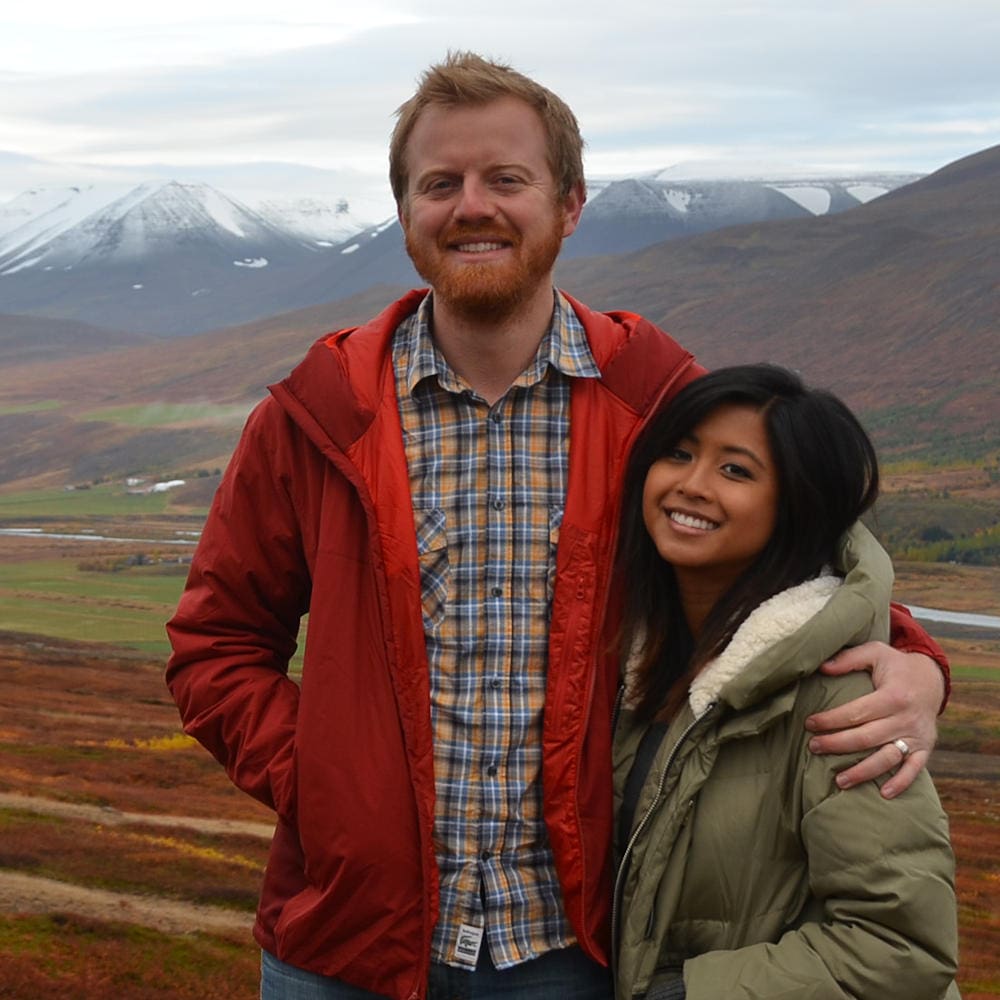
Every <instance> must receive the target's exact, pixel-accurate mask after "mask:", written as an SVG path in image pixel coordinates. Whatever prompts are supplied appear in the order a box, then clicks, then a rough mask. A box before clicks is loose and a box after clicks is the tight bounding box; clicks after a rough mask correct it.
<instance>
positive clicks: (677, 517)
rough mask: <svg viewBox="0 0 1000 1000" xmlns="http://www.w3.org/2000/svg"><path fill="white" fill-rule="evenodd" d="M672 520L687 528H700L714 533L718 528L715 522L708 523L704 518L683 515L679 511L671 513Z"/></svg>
mask: <svg viewBox="0 0 1000 1000" xmlns="http://www.w3.org/2000/svg"><path fill="white" fill-rule="evenodd" d="M670 520H671V521H673V522H675V523H676V524H681V525H683V526H684V527H685V528H700V529H701V530H702V531H713V530H714V529H715V528H717V527H718V525H717V524H716V523H715V521H706V520H705V519H704V518H702V517H693V516H692V515H691V514H682V513H681V512H680V511H679V510H672V511H671V512H670Z"/></svg>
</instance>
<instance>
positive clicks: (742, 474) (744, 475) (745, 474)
mask: <svg viewBox="0 0 1000 1000" xmlns="http://www.w3.org/2000/svg"><path fill="white" fill-rule="evenodd" d="M722 471H723V472H724V473H725V474H726V475H727V476H733V477H734V478H736V479H753V475H752V474H751V472H750V470H749V469H748V468H747V467H746V466H744V465H739V464H737V463H736V462H726V464H725V465H724V466H723V467H722Z"/></svg>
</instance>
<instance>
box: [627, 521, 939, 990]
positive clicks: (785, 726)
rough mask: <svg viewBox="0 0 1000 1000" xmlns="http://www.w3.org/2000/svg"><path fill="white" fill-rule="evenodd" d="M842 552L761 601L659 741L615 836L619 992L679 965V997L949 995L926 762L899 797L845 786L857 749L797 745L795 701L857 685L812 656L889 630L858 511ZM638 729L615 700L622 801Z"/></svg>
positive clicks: (834, 695)
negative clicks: (848, 753) (832, 571)
mask: <svg viewBox="0 0 1000 1000" xmlns="http://www.w3.org/2000/svg"><path fill="white" fill-rule="evenodd" d="M840 566H841V568H842V569H843V570H846V576H845V578H844V579H843V580H841V579H840V578H839V577H838V576H833V575H830V576H824V577H820V578H818V579H816V580H812V581H807V582H806V583H804V584H801V585H800V586H798V587H794V588H792V589H791V590H788V591H785V592H784V593H783V594H778V595H777V596H775V597H773V598H771V599H770V600H769V601H767V602H765V603H764V604H762V605H761V606H760V607H759V608H758V609H756V611H755V612H754V613H753V614H752V615H751V616H750V617H749V618H748V619H747V620H746V621H745V622H744V623H743V625H742V626H741V628H740V629H739V630H738V632H737V633H736V635H734V637H733V639H732V641H731V642H730V644H729V645H728V646H727V648H726V649H725V650H724V651H723V653H722V654H721V655H720V656H719V657H718V658H717V659H716V660H714V661H712V663H710V664H708V665H707V666H706V667H705V668H704V669H703V670H702V671H701V672H700V673H699V675H698V676H697V678H696V679H695V682H694V683H693V684H692V686H691V691H690V693H689V700H688V702H687V703H686V704H685V705H684V707H683V709H682V710H681V711H680V712H679V713H678V715H677V716H676V717H675V718H674V719H673V720H672V722H671V724H670V726H669V728H668V730H667V732H666V735H665V737H664V738H663V740H662V742H661V743H660V746H659V749H658V750H657V752H656V756H655V757H654V759H653V761H652V764H651V766H650V767H649V771H648V773H647V775H646V778H645V781H644V783H643V785H642V788H641V792H640V794H639V796H638V800H637V802H636V803H635V810H634V816H633V820H632V823H631V825H630V827H629V832H628V835H627V837H625V836H622V837H620V838H619V839H620V840H621V841H624V842H620V843H619V844H618V845H617V857H618V859H619V873H618V883H617V884H616V890H615V891H616V898H615V911H614V918H613V923H614V934H615V942H614V946H615V948H616V965H615V983H616V996H617V997H618V998H620V1000H626V998H632V997H640V996H644V995H645V994H646V992H647V991H648V990H649V989H650V986H651V984H653V985H654V986H656V985H657V984H662V983H663V982H664V981H667V980H669V979H670V978H671V977H674V978H676V977H677V976H678V975H680V974H682V975H683V980H684V987H685V990H686V996H687V998H688V1000H768V998H770V1000H779V998H780V1000H848V998H850V1000H865V998H871V1000H888V998H894V997H899V998H902V997H905V998H906V1000H940V998H942V997H945V996H947V997H949V998H954V997H957V996H958V991H957V988H956V987H955V985H954V982H953V977H954V973H955V968H956V965H957V926H956V923H957V918H956V904H955V894H954V860H953V855H952V852H951V847H950V843H949V839H948V823H947V818H946V816H945V814H944V812H943V810H942V808H941V805H940V802H939V801H938V797H937V794H936V792H935V790H934V786H933V784H932V782H931V779H930V777H929V776H928V775H927V773H926V772H923V773H921V774H920V776H919V777H918V778H917V780H916V781H915V782H914V784H913V785H912V786H911V787H910V788H909V789H908V790H907V791H906V792H904V793H903V794H901V795H900V796H899V797H898V798H896V799H894V800H886V799H883V798H882V797H881V795H880V794H879V786H878V784H877V783H876V782H868V783H866V784H864V785H862V786H859V787H856V788H854V789H851V790H849V791H840V790H839V789H838V788H837V786H836V784H835V783H834V777H835V775H836V773H837V771H840V770H842V769H843V768H844V767H845V766H848V765H849V764H850V763H852V759H851V758H849V757H831V756H818V755H815V754H813V753H811V752H810V751H809V749H808V745H807V744H808V736H809V734H808V733H807V732H806V730H805V727H804V723H805V720H806V718H807V717H808V716H809V715H811V714H813V713H814V712H820V711H823V710H825V709H828V708H832V707H834V706H836V705H840V704H843V703H844V702H847V701H849V700H851V699H853V698H856V697H858V696H860V695H862V694H864V693H865V692H866V691H870V690H871V683H870V678H869V675H868V674H867V673H864V672H861V673H852V674H849V675H847V676H845V677H828V676H826V675H824V674H821V673H818V672H817V668H818V667H819V665H820V664H821V663H822V662H823V661H824V660H826V659H828V658H829V657H830V656H832V655H833V654H835V653H836V652H837V651H838V650H840V649H841V648H843V647H844V646H848V645H856V644H858V643H860V642H863V641H866V640H868V639H871V638H875V639H885V638H886V635H887V625H886V622H887V610H888V608H887V605H888V600H889V594H890V590H891V587H892V568H891V564H890V563H889V560H888V557H887V556H886V555H885V553H884V552H883V551H882V549H881V547H880V546H879V545H878V543H877V542H875V540H874V539H873V538H872V537H871V535H870V534H869V533H868V532H867V531H866V530H865V529H864V528H862V527H860V526H859V527H857V528H855V529H853V530H852V531H851V532H850V533H849V535H848V536H846V538H845V541H844V543H843V544H842V547H841V557H840ZM626 704H627V698H626ZM646 728H647V727H646V726H645V724H640V723H639V722H638V721H637V720H636V719H635V717H634V715H633V714H632V713H631V712H630V711H629V710H628V709H627V708H626V709H625V710H623V712H622V713H621V717H620V718H619V721H618V724H617V728H616V734H615V750H614V755H615V796H616V808H619V809H620V808H621V805H622V793H623V788H624V785H625V781H626V779H627V776H628V774H629V772H630V770H631V767H632V763H633V760H634V758H635V754H636V751H637V748H638V746H639V743H640V740H641V738H642V735H643V733H644V732H645V731H646ZM861 756H863V755H860V754H859V755H856V757H855V758H854V759H860V757H861ZM623 855H624V857H623Z"/></svg>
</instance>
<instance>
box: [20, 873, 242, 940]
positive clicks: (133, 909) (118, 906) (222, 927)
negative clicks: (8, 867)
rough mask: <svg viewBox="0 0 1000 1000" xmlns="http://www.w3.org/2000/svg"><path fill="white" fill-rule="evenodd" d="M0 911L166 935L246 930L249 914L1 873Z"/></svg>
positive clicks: (47, 879)
mask: <svg viewBox="0 0 1000 1000" xmlns="http://www.w3.org/2000/svg"><path fill="white" fill-rule="evenodd" d="M0 913H20V914H24V913H73V914H75V915H77V916H80V917H88V918H90V919H94V920H107V921H118V922H121V923H129V924H139V925H141V926H143V927H151V928H153V929H154V930H158V931H162V932H163V933H165V934H186V933H189V932H191V931H210V932H215V933H232V932H234V931H238V932H249V930H250V928H251V926H252V925H253V916H252V915H251V914H249V913H237V912H236V911H235V910H225V909H223V908H222V907H218V906H202V905H198V904H195V903H181V902H178V901H176V900H172V899H161V898H159V897H156V896H137V895H132V894H130V893H124V892H108V891H107V890H104V889H88V888H85V887H83V886H79V885H72V884H70V883H69V882H58V881H56V880H55V879H50V878H39V877H37V876H35V875H24V874H22V873H21V872H11V871H2V870H0Z"/></svg>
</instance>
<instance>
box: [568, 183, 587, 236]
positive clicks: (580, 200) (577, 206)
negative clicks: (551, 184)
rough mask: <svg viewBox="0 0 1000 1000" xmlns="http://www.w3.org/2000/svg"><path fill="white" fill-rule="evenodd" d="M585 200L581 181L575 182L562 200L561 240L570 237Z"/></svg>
mask: <svg viewBox="0 0 1000 1000" xmlns="http://www.w3.org/2000/svg"><path fill="white" fill-rule="evenodd" d="M586 200H587V189H586V187H585V186H584V183H583V181H577V183H576V184H574V185H573V187H572V189H571V190H570V192H569V194H568V195H566V197H565V198H564V199H563V239H565V238H566V237H567V236H570V235H572V233H573V232H574V231H575V230H576V227H577V223H578V222H579V221H580V213H581V212H583V204H584V202H585V201H586Z"/></svg>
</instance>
